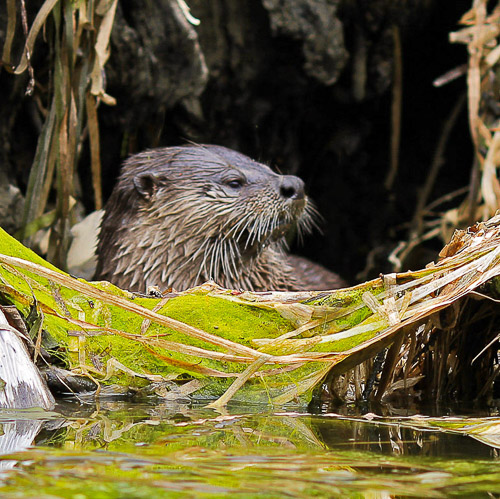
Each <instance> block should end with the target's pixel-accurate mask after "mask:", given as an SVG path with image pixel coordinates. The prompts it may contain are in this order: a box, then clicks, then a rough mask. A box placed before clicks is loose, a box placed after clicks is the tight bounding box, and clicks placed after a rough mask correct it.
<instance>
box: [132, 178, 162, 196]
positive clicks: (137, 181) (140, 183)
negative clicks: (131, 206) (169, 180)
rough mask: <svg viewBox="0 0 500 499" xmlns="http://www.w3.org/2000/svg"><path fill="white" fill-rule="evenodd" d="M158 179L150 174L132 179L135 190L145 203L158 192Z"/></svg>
mask: <svg viewBox="0 0 500 499" xmlns="http://www.w3.org/2000/svg"><path fill="white" fill-rule="evenodd" d="M159 183H160V179H159V178H158V177H157V176H156V175H153V174H152V173H140V174H139V175H136V176H135V177H134V187H135V190H136V191H137V192H138V193H139V195H140V196H141V197H143V198H144V199H145V200H146V201H149V200H150V199H151V198H152V197H153V194H154V193H155V192H156V191H157V190H158V185H159Z"/></svg>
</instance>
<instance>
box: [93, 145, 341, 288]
mask: <svg viewBox="0 0 500 499" xmlns="http://www.w3.org/2000/svg"><path fill="white" fill-rule="evenodd" d="M313 213H314V208H313V207H312V204H311V203H310V201H308V199H307V197H306V195H305V193H304V183H303V182H302V180H300V179H299V178H298V177H295V176H292V175H278V174H276V173H274V172H273V171H272V170H271V169H270V168H269V167H267V166H266V165H263V164H261V163H258V162H256V161H254V160H252V159H250V158H249V157H247V156H245V155H243V154H240V153H237V152H235V151H232V150H230V149H227V148H225V147H220V146H213V145H200V146H183V147H170V148H160V149H153V150H149V151H145V152H142V153H140V154H136V155H134V156H131V157H130V158H128V159H127V160H126V161H125V163H124V164H123V167H122V172H121V175H120V177H119V179H118V182H117V184H116V186H115V188H114V190H113V193H112V195H111V197H110V199H109V201H108V202H107V204H106V206H105V213H104V216H103V221H102V224H101V230H100V236H99V243H98V247H97V256H98V263H97V270H96V275H95V278H96V279H105V280H109V281H111V282H113V283H114V284H116V285H117V286H120V287H122V288H126V289H129V290H132V291H145V290H146V288H147V286H151V285H156V286H160V288H163V289H165V288H169V287H173V288H175V289H178V290H183V289H187V288H189V287H192V286H195V285H198V284H201V283H202V282H205V281H207V280H209V279H213V280H214V281H216V282H217V283H218V284H220V285H222V286H224V287H227V288H232V289H248V290H256V291H258V290H271V289H272V290H297V289H313V288H314V289H329V288H333V287H339V285H342V284H343V283H342V282H341V280H340V279H339V278H338V276H336V274H333V273H331V272H329V271H327V270H326V269H324V268H323V267H321V266H319V265H317V264H312V263H311V262H308V261H307V260H305V259H302V258H299V257H292V256H290V255H287V254H286V253H285V250H284V248H285V246H286V239H285V237H286V235H287V234H288V233H289V232H290V231H292V230H297V231H298V232H299V233H300V232H309V231H310V229H311V227H312V226H313V219H312V214H313ZM308 263H309V264H310V266H308ZM323 272H324V274H322V273H323ZM321 275H323V277H321ZM311 276H312V277H313V278H312V279H311ZM318 281H319V282H323V281H324V282H325V285H324V286H322V287H321V286H320V287H318V286H317V283H318ZM332 283H337V285H336V286H332V285H331V284H332ZM311 285H312V286H313V287H311Z"/></svg>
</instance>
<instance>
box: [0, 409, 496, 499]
mask: <svg viewBox="0 0 500 499" xmlns="http://www.w3.org/2000/svg"><path fill="white" fill-rule="evenodd" d="M249 409H253V410H254V412H255V413H253V414H252V413H249V412H248V411H249ZM260 409H261V408H260ZM57 410H58V412H59V413H60V414H61V415H62V416H64V417H63V419H61V416H59V418H60V419H59V420H48V421H43V420H34V421H28V422H27V423H30V424H24V423H26V422H25V421H12V420H11V421H9V422H6V423H5V424H4V432H5V433H4V436H5V437H6V438H5V440H2V439H3V437H4V436H2V437H0V444H2V442H5V445H6V446H5V447H4V448H3V449H4V450H3V451H2V452H4V453H14V452H15V455H13V456H12V455H11V456H6V458H4V460H3V461H1V460H0V466H3V469H5V466H8V467H12V466H13V464H14V463H17V467H16V470H14V471H12V472H10V473H9V480H8V481H7V482H4V483H3V484H0V496H1V497H7V498H8V497H11V496H10V495H9V494H12V497H14V491H17V492H16V493H17V494H19V491H20V490H39V491H40V494H42V492H43V493H44V494H46V495H55V496H61V495H62V496H67V495H71V496H73V495H77V494H83V496H82V497H91V496H92V494H93V493H94V492H95V491H97V490H99V491H100V494H101V495H100V497H107V495H105V494H108V495H109V496H113V494H114V495H115V496H117V497H138V498H140V497H144V498H146V497H148V498H149V497H170V495H169V494H171V493H174V492H175V493H178V492H179V493H181V492H182V493H186V494H187V495H188V496H192V495H193V494H194V495H197V494H201V493H206V494H209V495H210V494H211V495H214V494H215V495H226V494H234V493H237V494H239V495H242V496H243V497H245V496H252V497H253V496H254V495H256V494H264V495H267V496H276V497H281V496H292V497H305V496H310V495H317V496H320V497H349V496H352V495H353V494H358V495H357V497H365V496H366V494H370V497H389V495H387V494H390V495H391V496H394V495H413V496H418V497H423V496H429V497H443V496H446V495H449V494H452V493H456V492H461V493H473V494H474V496H475V497H476V496H477V497H481V494H486V493H487V492H493V493H500V471H498V465H497V458H498V455H497V452H498V450H497V449H496V448H495V446H494V445H488V444H487V443H481V442H479V441H478V440H475V439H473V438H470V437H468V436H465V435H464V433H463V430H462V429H460V428H461V427H463V426H464V424H463V421H458V422H457V421H454V422H452V423H449V420H444V421H445V423H443V424H446V425H448V426H447V427H446V431H442V428H441V429H440V428H439V427H433V426H432V425H433V424H435V420H431V419H428V418H408V419H404V418H399V419H389V418H380V419H379V418H375V419H373V420H370V418H371V417H373V416H369V415H368V416H367V417H361V416H359V415H357V416H349V417H347V416H340V415H338V414H323V415H321V414H317V415H314V414H308V413H305V412H304V413H295V412H290V413H286V412H281V413H273V412H269V413H266V412H264V413H262V412H259V407H253V408H250V407H248V406H247V407H241V406H240V407H235V408H233V409H232V410H230V411H228V412H227V413H225V414H219V413H216V412H214V411H212V410H207V409H205V408H203V407H200V408H196V407H192V406H189V405H187V404H175V403H168V404H154V405H153V404H151V405H147V404H143V405H137V404H130V403H125V402H116V401H111V402H102V403H101V404H100V406H99V407H97V406H95V405H79V404H77V403H65V404H60V405H59V406H58V407H57ZM243 412H245V413H243ZM468 423H472V420H468ZM437 424H439V421H437ZM450 424H451V426H450ZM482 424H487V426H488V428H487V432H486V433H488V432H489V434H491V435H493V434H495V432H496V434H498V433H500V429H499V428H500V422H499V421H497V420H492V419H490V420H487V421H486V422H484V421H483V423H482ZM9 425H10V426H9ZM466 426H468V427H469V428H470V427H471V424H468V425H466ZM477 427H478V428H479V426H477ZM39 430H40V433H39V435H38V437H37V446H36V447H35V448H33V449H31V450H29V449H28V450H24V451H23V452H19V451H20V450H23V449H27V448H28V447H29V445H30V444H31V443H32V441H33V438H34V436H35V434H36V433H37V432H38V431H39ZM453 432H455V433H453ZM7 433H9V435H17V437H16V438H17V440H16V438H13V437H7ZM483 433H485V432H483ZM483 436H484V435H483ZM15 442H17V443H15ZM27 466H29V473H23V469H25V468H26V467H27ZM54 476H57V480H53V479H52V478H51V477H54ZM103 491H104V492H103ZM162 494H165V495H162ZM16 497H17V496H16Z"/></svg>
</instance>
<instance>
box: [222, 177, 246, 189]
mask: <svg viewBox="0 0 500 499" xmlns="http://www.w3.org/2000/svg"><path fill="white" fill-rule="evenodd" d="M226 185H227V186H228V187H231V189H240V188H241V187H242V186H243V180H241V179H237V178H233V179H231V180H228V181H227V182H226Z"/></svg>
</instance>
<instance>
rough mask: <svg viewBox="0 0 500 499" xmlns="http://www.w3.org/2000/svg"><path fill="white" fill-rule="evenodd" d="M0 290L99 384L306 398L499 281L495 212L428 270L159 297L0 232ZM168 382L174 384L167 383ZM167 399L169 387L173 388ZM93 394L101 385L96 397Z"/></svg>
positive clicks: (42, 336) (264, 398) (64, 357)
mask: <svg viewBox="0 0 500 499" xmlns="http://www.w3.org/2000/svg"><path fill="white" fill-rule="evenodd" d="M0 253H1V255H0V262H1V266H0V293H1V295H2V297H3V300H4V302H8V303H11V304H14V305H16V307H17V308H18V310H19V311H20V312H21V313H22V314H23V316H24V317H30V318H31V319H32V320H33V318H35V319H38V320H34V324H35V325H34V326H33V327H32V328H31V334H32V337H33V341H34V342H35V344H36V349H35V355H37V354H39V353H40V351H41V348H43V349H44V350H45V351H47V352H49V353H50V354H51V356H52V357H51V358H52V359H59V360H60V361H61V362H62V363H64V364H65V366H66V367H67V368H68V369H70V370H71V371H72V373H73V374H79V375H84V376H87V377H89V378H90V379H92V380H93V381H94V382H95V383H96V384H97V385H98V386H99V387H102V386H104V385H111V384H118V385H122V386H126V387H128V388H130V389H132V390H134V391H136V392H141V391H142V392H143V393H151V392H154V393H157V394H159V395H164V394H165V393H166V392H167V391H169V390H170V391H172V389H173V388H172V387H176V386H178V387H179V388H178V389H177V390H178V394H180V395H193V396H194V397H199V398H208V399H217V398H218V397H220V398H218V400H217V401H216V402H213V403H212V405H213V406H214V405H215V406H217V405H224V404H226V403H227V402H228V401H229V400H230V399H237V400H240V401H245V402H252V403H259V402H269V403H272V404H275V405H283V404H286V403H289V402H293V401H295V402H299V403H302V404H304V403H307V402H309V401H310V399H311V397H312V393H313V390H314V389H315V388H316V387H318V386H320V385H321V382H322V381H323V380H324V378H325V377H326V375H327V374H328V373H337V374H338V373H342V372H345V371H347V370H348V369H351V368H352V367H354V366H356V365H357V364H359V363H361V362H363V361H365V360H366V359H368V358H370V357H372V356H373V355H375V354H376V353H377V352H379V351H380V350H382V349H383V348H385V347H387V346H388V345H390V344H391V343H392V342H393V341H394V339H395V336H396V335H397V334H398V333H399V332H400V331H401V330H402V329H403V328H409V327H415V328H416V327H417V326H418V325H420V324H421V323H422V321H423V320H425V319H426V318H428V317H429V316H430V315H431V314H434V313H435V312H437V311H439V310H441V309H443V308H445V307H448V306H449V305H450V304H452V303H454V302H455V301H456V300H458V299H460V298H461V297H463V296H464V295H466V294H467V293H469V292H470V291H472V290H474V289H476V288H477V287H478V286H480V285H482V284H483V283H485V282H486V281H488V280H490V279H492V278H494V277H496V276H497V275H498V274H500V215H497V216H495V217H493V218H492V219H491V220H489V221H488V222H485V223H478V224H476V225H475V226H473V227H470V228H469V229H468V230H467V231H458V232H457V233H456V234H455V236H454V238H453V240H452V241H451V243H450V244H449V245H448V246H447V247H446V248H445V249H444V250H443V252H442V256H443V258H442V259H441V260H440V261H439V262H438V263H436V264H434V263H433V264H429V265H428V266H427V268H425V269H423V270H420V271H417V272H406V273H401V274H390V275H384V276H381V277H380V278H379V279H376V280H373V281H369V282H366V283H363V284H360V285H358V286H355V287H352V288H347V289H341V290H334V291H328V292H315V291H305V292H295V293H284V292H264V293H250V292H241V291H234V290H226V289H222V288H220V287H218V286H217V285H216V284H215V283H206V284H204V285H203V286H200V287H197V288H193V289H190V290H188V291H185V292H182V293H176V292H171V293H167V294H165V295H164V296H162V297H149V296H139V295H135V294H132V293H129V292H128V291H124V290H121V289H119V288H117V287H115V286H113V285H111V284H109V283H106V282H93V283H89V282H86V281H84V280H82V279H77V278H75V277H72V276H70V275H68V274H66V273H63V272H61V271H59V270H58V269H57V268H55V267H54V266H52V265H50V264H49V263H47V262H46V261H44V260H43V259H42V258H40V257H39V256H37V255H35V254H34V253H33V252H31V251H30V250H28V249H26V248H25V247H24V246H22V245H21V244H20V243H19V242H17V241H16V240H15V239H13V238H12V237H10V236H9V235H7V234H6V233H5V232H3V231H2V232H1V233H0ZM174 381H175V383H173V382H174ZM173 390H174V395H175V393H176V389H175V388H174V389H173ZM97 393H99V390H98V392H97Z"/></svg>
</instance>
